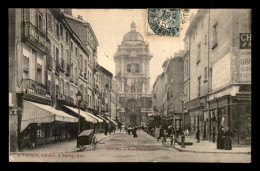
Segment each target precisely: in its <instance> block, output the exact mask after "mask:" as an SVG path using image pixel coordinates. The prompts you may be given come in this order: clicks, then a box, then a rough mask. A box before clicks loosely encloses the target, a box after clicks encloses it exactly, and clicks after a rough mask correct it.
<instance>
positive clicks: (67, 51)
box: [66, 49, 70, 65]
mask: <svg viewBox="0 0 260 171" xmlns="http://www.w3.org/2000/svg"><path fill="white" fill-rule="evenodd" d="M66 54H67V55H66V62H67V64H69V65H70V54H69V50H68V49H66Z"/></svg>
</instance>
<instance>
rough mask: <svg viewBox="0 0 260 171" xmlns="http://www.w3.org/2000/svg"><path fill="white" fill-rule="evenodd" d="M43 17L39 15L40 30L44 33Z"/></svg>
mask: <svg viewBox="0 0 260 171" xmlns="http://www.w3.org/2000/svg"><path fill="white" fill-rule="evenodd" d="M42 24H43V23H42V16H41V15H40V14H39V15H38V29H39V30H40V31H41V32H42V31H43V26H42Z"/></svg>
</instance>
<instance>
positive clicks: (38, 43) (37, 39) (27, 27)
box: [22, 22, 50, 54]
mask: <svg viewBox="0 0 260 171" xmlns="http://www.w3.org/2000/svg"><path fill="white" fill-rule="evenodd" d="M22 26H23V34H22V35H23V39H22V40H23V41H25V42H28V43H29V44H30V45H32V46H33V47H35V48H36V49H38V50H40V51H42V52H43V53H46V54H49V53H50V40H49V39H48V38H47V36H46V34H44V33H42V32H41V31H40V30H39V29H38V28H37V27H36V26H34V25H33V24H32V23H30V22H23V23H22Z"/></svg>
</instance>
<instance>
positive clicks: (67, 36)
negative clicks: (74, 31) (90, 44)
mask: <svg viewBox="0 0 260 171" xmlns="http://www.w3.org/2000/svg"><path fill="white" fill-rule="evenodd" d="M66 43H69V33H68V32H67V31H66Z"/></svg>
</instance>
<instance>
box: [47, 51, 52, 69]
mask: <svg viewBox="0 0 260 171" xmlns="http://www.w3.org/2000/svg"><path fill="white" fill-rule="evenodd" d="M47 68H48V69H50V70H52V69H53V59H52V57H51V56H50V55H47Z"/></svg>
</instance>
